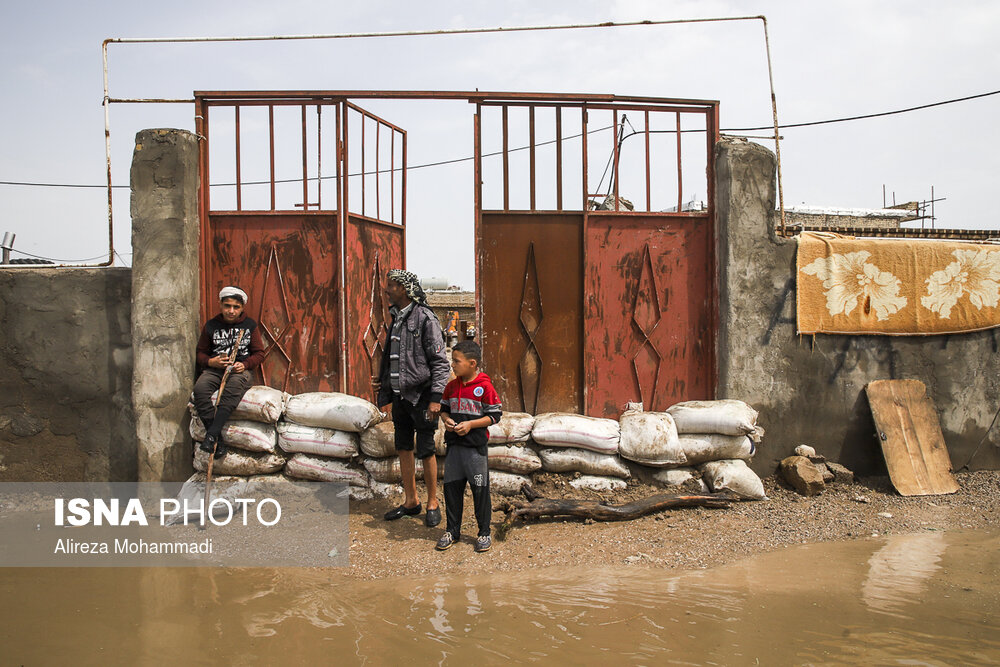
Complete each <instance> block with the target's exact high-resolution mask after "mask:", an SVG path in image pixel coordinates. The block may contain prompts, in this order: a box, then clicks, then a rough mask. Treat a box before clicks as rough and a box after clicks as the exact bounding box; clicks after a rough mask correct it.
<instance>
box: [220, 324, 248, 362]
mask: <svg viewBox="0 0 1000 667" xmlns="http://www.w3.org/2000/svg"><path fill="white" fill-rule="evenodd" d="M241 329H242V327H228V328H225V329H216V330H215V331H213V332H212V356H213V357H223V356H226V357H227V356H229V355H230V354H231V353H232V350H233V343H235V342H236V335H237V333H238V332H239V331H240V330H241ZM242 330H244V331H247V332H248V333H249V330H248V329H242ZM249 356H250V336H248V335H247V334H246V333H244V334H243V340H241V341H240V351H239V352H238V353H237V355H236V359H237V360H240V359H246V358H247V357H249Z"/></svg>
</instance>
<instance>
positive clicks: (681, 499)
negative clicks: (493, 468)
mask: <svg viewBox="0 0 1000 667" xmlns="http://www.w3.org/2000/svg"><path fill="white" fill-rule="evenodd" d="M521 493H523V494H524V496H525V497H526V498H527V501H525V500H521V499H520V498H513V499H510V500H508V501H506V502H505V503H503V505H501V507H500V509H501V510H503V511H504V512H505V513H506V514H507V518H506V519H504V521H503V523H502V524H501V525H500V527H499V530H498V531H497V538H498V539H503V538H504V537H506V534H507V532H508V531H509V530H510V529H511V528H513V527H514V522H515V521H517V520H518V519H539V518H542V517H576V518H580V519H593V520H594V521H631V520H632V519H638V518H640V517H643V516H647V515H649V514H655V513H657V512H660V511H663V510H665V509H672V508H676V507H709V508H721V509H725V508H728V507H729V504H730V502H731V501H732V500H734V497H733V496H732V495H731V494H728V493H694V494H685V493H658V494H656V495H653V496H649V497H648V498H643V499H641V500H636V501H634V502H631V503H625V504H623V505H609V504H605V503H603V502H598V501H596V500H568V499H567V500H557V499H554V498H543V497H541V496H539V495H538V493H536V492H535V490H534V489H532V488H531V487H530V486H529V485H527V484H526V485H525V486H524V487H523V488H522V489H521Z"/></svg>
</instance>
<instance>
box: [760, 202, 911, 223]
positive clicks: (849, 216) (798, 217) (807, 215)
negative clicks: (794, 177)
mask: <svg viewBox="0 0 1000 667" xmlns="http://www.w3.org/2000/svg"><path fill="white" fill-rule="evenodd" d="M918 207H919V205H918V203H917V202H909V203H906V204H898V205H896V206H892V207H889V208H836V207H821V206H788V207H786V208H785V227H792V228H795V227H801V228H803V229H835V228H843V227H851V228H855V227H861V228H867V229H899V228H900V227H901V226H902V223H904V222H911V221H913V220H919V219H920V217H921V216H920V215H919V214H918V211H919V208H918ZM780 221H781V218H780V214H777V216H776V223H777V224H780Z"/></svg>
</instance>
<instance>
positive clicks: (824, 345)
mask: <svg viewBox="0 0 1000 667" xmlns="http://www.w3.org/2000/svg"><path fill="white" fill-rule="evenodd" d="M715 161H716V162H715V164H716V170H715V173H716V193H717V208H716V224H717V229H718V244H719V245H718V256H719V267H720V268H719V271H720V275H719V285H720V322H719V325H720V329H719V337H718V344H719V351H718V359H719V384H718V390H717V395H718V397H719V398H738V399H741V400H744V401H747V402H748V403H750V404H751V405H753V406H754V407H756V408H757V409H758V410H759V411H760V423H761V424H762V425H763V426H764V428H765V429H767V434H766V435H765V436H764V442H763V446H762V447H761V448H760V451H759V453H758V455H757V457H756V459H755V460H754V462H753V468H754V469H755V470H756V471H757V472H758V473H760V474H771V473H772V472H774V469H775V466H776V465H777V463H778V461H779V460H780V459H782V458H783V457H785V456H788V455H789V454H791V453H792V450H793V449H794V448H795V446H796V445H799V444H809V445H812V446H814V447H815V448H816V450H817V451H818V452H819V453H821V454H823V455H824V456H826V457H827V458H828V459H831V460H834V461H840V462H841V463H843V464H845V465H847V466H848V467H850V468H853V469H854V470H855V471H856V472H859V473H861V474H877V473H882V474H884V473H885V461H884V459H883V457H882V450H881V447H880V445H879V442H878V441H877V440H876V439H875V425H874V422H873V421H872V417H871V409H870V407H869V405H868V400H867V398H866V396H865V394H864V387H865V385H866V384H867V383H868V382H871V381H872V380H884V379H914V380H920V381H921V382H923V383H924V384H925V385H927V392H928V394H929V396H930V397H931V399H932V400H933V401H934V404H935V406H936V407H937V410H938V414H939V416H940V419H941V430H942V431H943V433H944V439H945V442H946V443H947V446H948V451H949V454H950V455H951V461H952V466H953V467H954V468H956V469H957V468H959V467H961V466H963V465H965V464H966V462H967V461H968V460H969V457H970V456H972V453H973V451H974V450H975V448H976V446H977V444H978V443H979V442H980V440H981V439H982V438H983V436H984V435H985V434H986V431H987V429H988V428H989V426H990V422H991V421H992V419H993V416H994V414H995V413H996V411H997V408H998V407H1000V403H998V402H1000V356H998V353H997V346H998V337H1000V334H998V332H997V330H996V329H994V330H990V331H983V332H977V333H969V334H961V335H954V336H912V337H891V336H826V335H818V336H816V337H815V341H814V340H813V337H812V336H808V337H805V336H803V337H800V336H798V335H796V333H795V288H796V282H795V253H796V243H795V241H794V240H782V239H778V238H776V237H775V236H774V235H773V232H772V231H771V230H772V229H773V226H772V225H773V218H772V217H773V215H774V214H773V211H774V210H775V201H776V197H775V159H774V154H773V153H771V152H770V151H769V150H767V149H766V148H764V147H762V146H759V145H756V144H752V143H747V142H743V141H736V140H725V141H722V142H720V143H719V144H717V145H716V149H715ZM998 444H1000V424H998V425H997V426H995V427H994V430H993V431H992V432H990V434H989V436H988V437H987V439H986V441H985V442H984V443H983V444H982V446H981V447H980V449H979V453H978V454H976V456H975V458H974V459H973V461H972V464H971V466H970V468H972V469H974V470H975V469H994V470H995V469H998V468H1000V449H997V445H998Z"/></svg>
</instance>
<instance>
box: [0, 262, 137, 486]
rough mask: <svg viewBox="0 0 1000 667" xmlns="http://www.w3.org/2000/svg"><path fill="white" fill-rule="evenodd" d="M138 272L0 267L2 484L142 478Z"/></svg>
mask: <svg viewBox="0 0 1000 667" xmlns="http://www.w3.org/2000/svg"><path fill="white" fill-rule="evenodd" d="M131 286H132V275H131V271H130V270H129V269H127V268H94V269H55V268H48V269H35V268H31V269H28V268H24V269H2V270H0V481H70V482H82V481H105V480H111V481H129V480H134V479H135V470H136V446H135V435H134V434H135V428H134V422H133V419H132V407H131V383H132V334H131V326H130V322H129V312H130V294H131Z"/></svg>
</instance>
